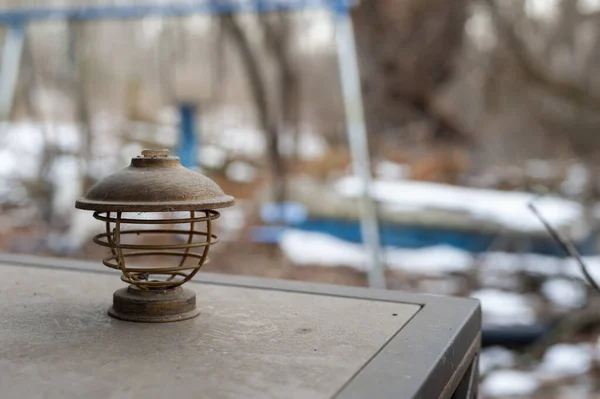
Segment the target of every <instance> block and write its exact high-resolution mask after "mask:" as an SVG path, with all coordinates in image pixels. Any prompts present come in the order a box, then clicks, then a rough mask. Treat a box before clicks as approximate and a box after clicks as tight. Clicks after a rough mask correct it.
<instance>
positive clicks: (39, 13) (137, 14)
mask: <svg viewBox="0 0 600 399" xmlns="http://www.w3.org/2000/svg"><path fill="white" fill-rule="evenodd" d="M354 2H355V0H200V1H198V0H197V1H191V2H185V3H180V4H176V3H175V4H174V3H171V4H135V5H133V4H132V5H92V6H83V5H82V6H63V7H46V8H22V9H14V8H13V9H10V10H7V11H0V25H19V24H24V23H27V22H32V21H56V20H80V21H89V20H97V19H134V18H144V17H151V16H156V17H172V16H185V15H191V14H231V13H244V12H248V13H257V12H270V11H299V10H307V9H330V10H334V11H336V12H343V10H347V9H348V8H349V7H351V6H352V4H354Z"/></svg>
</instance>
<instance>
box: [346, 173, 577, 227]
mask: <svg viewBox="0 0 600 399" xmlns="http://www.w3.org/2000/svg"><path fill="white" fill-rule="evenodd" d="M334 187H335V189H336V190H337V191H338V192H339V193H340V194H342V195H344V196H348V197H357V196H359V195H360V194H361V189H362V184H361V182H360V180H359V179H358V178H357V177H355V176H350V177H344V178H342V179H340V180H339V181H338V182H336V184H335V186H334ZM371 194H372V196H373V197H374V198H375V199H377V200H378V201H380V202H382V203H383V204H385V205H387V206H389V207H391V209H395V210H397V211H399V212H402V211H410V210H417V209H435V210H442V211H448V212H458V213H462V214H465V215H470V216H472V217H473V218H476V219H480V220H485V221H490V222H496V223H499V224H501V225H502V226H505V227H507V228H510V229H514V230H519V231H526V232H534V231H545V229H544V227H543V225H542V224H541V223H540V221H539V220H538V219H537V218H536V217H535V215H533V214H532V212H531V210H530V209H529V208H528V204H529V203H530V202H531V201H532V200H534V199H535V204H536V206H537V208H538V209H539V211H540V212H541V213H542V215H544V217H545V218H546V219H547V220H548V221H549V222H550V224H552V225H553V226H555V227H564V226H569V225H571V224H573V223H575V222H578V221H580V220H581V218H582V215H583V208H582V206H581V205H580V204H578V203H576V202H574V201H569V200H565V199H561V198H558V197H540V198H537V199H536V197H535V196H534V195H532V194H529V193H523V192H514V191H511V192H508V191H506V192H504V191H495V190H483V189H473V188H467V187H458V186H451V185H446V184H437V183H425V182H416V181H402V180H401V181H382V180H376V181H374V182H373V187H372V193H371Z"/></svg>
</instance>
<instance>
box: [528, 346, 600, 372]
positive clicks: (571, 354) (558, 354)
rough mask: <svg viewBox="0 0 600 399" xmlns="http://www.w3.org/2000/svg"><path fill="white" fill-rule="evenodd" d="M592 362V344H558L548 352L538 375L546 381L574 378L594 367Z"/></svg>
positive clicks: (539, 366) (538, 369) (539, 367)
mask: <svg viewBox="0 0 600 399" xmlns="http://www.w3.org/2000/svg"><path fill="white" fill-rule="evenodd" d="M592 360H593V348H592V345H590V344H587V343H582V344H576V345H573V344H556V345H554V346H552V347H550V348H549V349H548V350H547V351H546V353H545V354H544V357H543V359H542V362H541V363H540V364H539V365H538V367H537V369H536V373H537V375H538V377H539V378H540V379H545V380H546V379H560V378H566V377H574V376H578V375H582V374H585V373H587V372H588V371H589V370H590V369H591V367H592Z"/></svg>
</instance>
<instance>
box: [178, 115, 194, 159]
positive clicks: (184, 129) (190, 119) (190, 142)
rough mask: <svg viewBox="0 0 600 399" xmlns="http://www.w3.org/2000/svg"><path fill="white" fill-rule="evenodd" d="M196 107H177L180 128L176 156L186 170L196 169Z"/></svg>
mask: <svg viewBox="0 0 600 399" xmlns="http://www.w3.org/2000/svg"><path fill="white" fill-rule="evenodd" d="M195 113H196V107H194V106H193V105H192V104H181V105H179V115H180V122H179V124H180V127H179V146H178V148H177V156H179V159H180V161H181V164H182V165H183V166H185V167H186V168H190V169H194V168H197V167H198V159H197V156H196V154H197V153H198V134H197V133H196V116H195Z"/></svg>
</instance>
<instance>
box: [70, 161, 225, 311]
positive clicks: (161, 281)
mask: <svg viewBox="0 0 600 399" xmlns="http://www.w3.org/2000/svg"><path fill="white" fill-rule="evenodd" d="M233 204H234V199H233V197H231V196H228V195H226V194H225V193H223V190H221V188H220V187H219V186H218V185H217V184H216V183H215V182H214V181H212V180H211V179H209V178H208V177H206V176H204V175H202V174H200V173H199V172H195V171H192V170H190V169H187V168H184V167H183V166H182V165H181V163H180V162H179V158H178V157H171V156H169V152H168V150H144V151H142V156H139V157H137V158H133V159H132V160H131V164H130V165H129V167H127V168H125V169H123V170H121V171H119V172H116V173H114V174H112V175H110V176H108V177H106V178H104V179H102V180H101V181H100V182H98V183H97V184H96V185H94V186H93V187H92V188H91V189H90V190H89V192H88V193H87V194H86V195H85V196H84V197H83V198H80V199H79V200H77V201H76V203H75V207H76V208H79V209H84V210H91V211H94V217H95V218H96V219H98V220H100V221H102V222H104V223H105V230H106V231H105V232H104V233H101V234H98V235H96V236H95V237H94V239H93V240H94V242H95V243H96V244H98V245H100V246H103V247H107V248H109V250H110V253H109V255H108V256H106V257H105V258H104V259H103V260H102V263H103V264H104V265H105V266H107V267H110V268H112V269H116V270H120V271H121V272H122V275H121V280H123V281H124V282H126V283H128V284H130V285H129V287H128V288H123V289H120V290H117V291H116V292H115V294H114V296H113V306H112V308H111V309H110V310H109V314H110V315H111V316H113V317H116V318H118V319H122V320H129V321H141V322H167V321H177V320H185V319H188V318H191V317H195V316H197V315H198V314H199V311H198V310H197V309H196V306H195V303H196V296H195V293H194V292H193V291H191V290H187V289H184V288H183V287H181V285H183V284H185V283H186V282H188V281H190V280H191V279H192V278H193V277H194V275H195V274H196V273H197V272H198V271H199V270H200V268H201V267H202V266H203V265H204V264H206V263H207V262H208V251H209V249H210V247H211V246H212V245H214V244H216V243H217V242H218V237H217V236H216V235H215V234H214V232H213V228H212V222H213V221H214V220H216V219H217V218H218V217H219V212H217V211H216V210H215V209H219V208H224V207H229V206H233ZM184 212H185V215H184V216H183V215H181V214H182V213H184ZM187 212H189V214H188V213H187ZM157 214H158V215H157ZM130 225H132V226H135V227H133V228H130V227H128V226H130ZM156 226H158V227H160V228H156ZM182 226H184V227H185V228H184V227H182ZM158 237H161V238H162V240H160V241H162V242H160V243H155V241H156V239H157V238H158ZM181 237H185V239H183V240H182V238H181ZM144 240H146V241H144ZM147 241H151V242H149V243H148V242H147ZM173 241H175V242H173ZM178 241H179V242H178ZM195 250H196V251H197V252H195ZM143 257H146V258H147V257H150V258H153V260H154V261H155V260H157V259H159V258H165V257H166V258H167V259H169V258H170V259H171V262H173V260H172V259H173V258H174V259H175V261H174V262H173V263H172V264H171V265H164V264H161V265H160V266H131V265H129V264H128V260H130V259H131V258H143ZM190 260H193V261H194V262H193V263H191V264H188V262H189V261H190ZM153 263H156V262H153Z"/></svg>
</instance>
